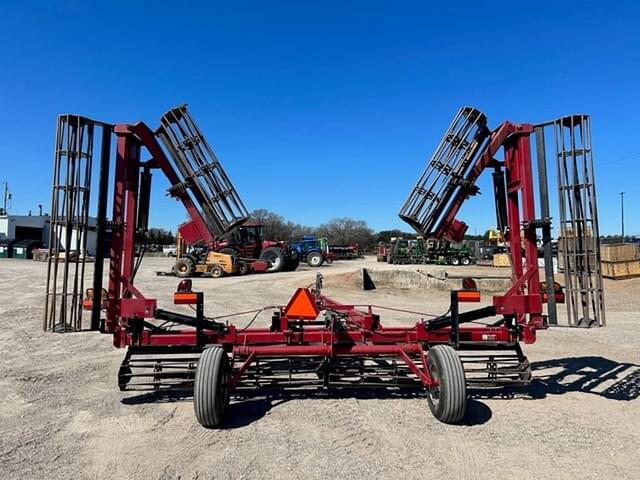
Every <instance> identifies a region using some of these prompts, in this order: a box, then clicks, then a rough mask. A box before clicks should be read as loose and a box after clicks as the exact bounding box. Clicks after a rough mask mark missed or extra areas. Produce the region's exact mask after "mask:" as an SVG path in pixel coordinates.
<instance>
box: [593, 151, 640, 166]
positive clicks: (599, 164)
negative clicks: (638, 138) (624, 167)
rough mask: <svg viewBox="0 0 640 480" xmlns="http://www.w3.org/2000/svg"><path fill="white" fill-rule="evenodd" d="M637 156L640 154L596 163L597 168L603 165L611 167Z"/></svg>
mask: <svg viewBox="0 0 640 480" xmlns="http://www.w3.org/2000/svg"><path fill="white" fill-rule="evenodd" d="M638 155H640V152H636V153H632V154H630V155H625V156H624V157H620V158H616V159H615V160H609V161H608V162H604V163H598V166H599V167H602V166H604V165H611V164H612V163H617V162H621V161H623V160H627V159H629V158H633V157H637V156H638Z"/></svg>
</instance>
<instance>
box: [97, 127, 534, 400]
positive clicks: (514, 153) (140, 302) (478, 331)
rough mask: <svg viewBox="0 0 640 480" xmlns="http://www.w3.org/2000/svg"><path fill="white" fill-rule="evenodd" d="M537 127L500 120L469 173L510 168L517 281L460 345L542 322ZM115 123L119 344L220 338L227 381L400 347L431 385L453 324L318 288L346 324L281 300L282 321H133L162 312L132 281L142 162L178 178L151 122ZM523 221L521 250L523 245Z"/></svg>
mask: <svg viewBox="0 0 640 480" xmlns="http://www.w3.org/2000/svg"><path fill="white" fill-rule="evenodd" d="M532 131H533V129H532V126H531V125H514V124H511V123H509V122H505V123H504V124H502V125H501V126H500V127H499V128H497V129H496V130H494V131H493V132H492V134H491V137H490V139H489V142H488V143H487V146H486V147H485V151H484V152H483V153H482V155H481V156H480V157H479V159H478V161H477V162H476V164H475V165H474V166H473V168H472V169H471V171H470V172H469V174H468V176H467V179H468V180H470V181H471V182H474V181H475V180H476V179H477V177H478V176H479V175H480V174H481V173H482V172H483V170H485V169H486V168H488V167H495V166H500V167H502V168H504V170H505V172H506V184H507V185H506V186H507V211H508V230H507V235H506V239H507V240H508V241H509V242H510V244H511V246H512V248H511V252H510V254H511V258H512V265H513V271H512V280H513V286H512V287H511V288H510V289H509V290H508V291H507V292H506V293H504V294H503V295H499V296H495V297H493V306H494V308H495V314H496V315H502V316H504V317H505V319H506V321H505V322H503V323H502V324H500V325H498V326H479V325H468V324H467V325H461V326H459V329H458V334H459V337H458V340H459V342H460V343H461V344H463V345H467V344H471V343H472V344H475V345H476V346H480V347H482V346H483V345H486V347H487V348H490V347H491V346H495V345H496V344H500V345H515V344H517V343H518V342H520V341H523V342H524V343H533V342H535V339H536V330H537V329H540V328H545V325H544V322H543V317H542V295H541V293H540V286H539V274H538V264H537V250H536V241H535V240H536V233H535V225H534V224H535V211H534V191H533V179H532V171H531V151H530V142H529V137H530V134H531V133H532ZM114 132H115V134H116V136H117V153H116V168H115V177H116V179H115V190H114V200H113V230H114V234H113V239H112V244H111V252H110V259H111V263H110V273H109V288H108V297H107V302H106V303H107V320H106V323H105V328H104V330H105V332H107V333H112V334H113V335H114V345H115V346H117V347H126V346H138V347H144V346H148V347H161V346H197V345H201V344H202V342H203V339H204V343H205V344H220V345H222V346H224V347H225V349H226V350H227V351H228V352H230V353H232V355H233V359H234V361H237V362H238V363H239V367H238V368H237V369H236V370H235V373H234V375H233V377H232V379H231V381H230V387H232V388H233V387H235V386H236V385H237V383H238V382H239V380H240V378H241V377H242V375H243V374H244V373H245V372H246V370H247V368H248V367H249V366H250V365H251V364H252V362H253V361H254V360H255V359H257V358H259V357H269V356H271V357H294V356H322V357H336V356H395V357H400V358H402V359H403V360H404V362H405V363H406V364H407V365H408V366H409V368H410V369H411V370H412V371H413V373H414V374H416V376H417V377H418V379H419V380H420V381H421V382H422V383H423V384H424V385H425V386H432V385H433V384H434V381H433V379H432V378H431V376H430V373H429V368H428V365H427V362H426V358H425V350H424V349H425V348H428V346H430V345H433V344H443V343H450V341H451V333H452V327H451V326H442V327H439V328H434V329H430V328H429V326H428V324H427V323H425V322H423V321H418V322H416V323H415V325H412V326H402V327H384V326H382V325H381V324H380V320H379V317H378V316H377V315H376V314H375V313H374V311H373V307H372V306H367V307H357V306H354V305H342V304H339V303H337V302H335V301H333V300H331V299H330V298H327V297H325V296H322V295H320V294H317V295H315V294H314V295H315V297H314V298H315V301H316V302H317V304H318V307H319V309H325V310H329V311H332V312H336V313H337V314H341V315H342V316H341V318H342V319H346V320H344V321H345V324H346V328H344V329H340V330H337V329H334V328H332V327H333V326H332V325H326V324H318V322H309V321H306V323H305V321H304V320H299V319H295V318H289V317H287V315H286V312H285V310H284V308H281V309H280V312H279V325H276V326H275V328H274V326H272V328H248V329H238V328H237V327H236V326H234V325H229V326H228V327H226V328H225V329H224V330H223V331H216V330H211V329H209V330H207V329H205V330H204V331H202V334H201V335H200V336H198V335H197V333H196V330H195V329H194V328H184V329H180V330H171V331H157V330H152V329H144V328H138V329H134V328H130V327H131V326H132V325H133V324H136V323H137V324H141V322H142V321H144V319H153V318H154V315H155V312H156V300H154V299H149V298H146V297H145V296H144V295H143V294H142V293H141V292H140V291H139V290H138V289H136V288H135V286H134V285H133V277H134V269H135V267H134V261H135V225H136V216H137V208H138V190H139V173H140V169H141V168H142V166H143V163H144V164H145V165H147V166H151V167H154V168H159V169H161V170H162V171H163V173H164V174H165V176H166V177H167V178H168V179H169V181H170V182H172V183H176V182H178V176H177V175H176V173H175V171H174V170H173V168H172V167H171V164H170V163H169V161H168V159H167V158H166V157H165V155H164V153H163V151H162V149H161V148H160V147H159V145H158V143H157V141H156V139H155V137H154V135H153V133H152V132H151V130H150V129H149V128H148V127H147V126H146V125H144V124H142V123H137V124H135V125H127V124H119V125H116V126H115V128H114ZM142 147H145V149H146V150H147V151H148V152H149V153H150V154H151V155H152V159H151V160H149V161H147V162H142V161H141V149H142ZM501 147H504V162H502V163H501V162H498V161H497V160H496V159H495V158H494V155H495V154H496V153H497V152H498V150H499V149H500V148H501ZM470 194H471V192H464V191H462V192H461V193H460V194H459V195H458V196H457V197H456V198H455V199H454V201H453V203H452V205H451V207H450V210H449V212H448V216H447V220H446V221H445V222H444V225H446V226H447V229H448V230H447V232H440V236H445V235H447V236H449V237H450V238H451V237H452V236H456V235H461V234H462V233H464V230H465V229H466V226H465V225H464V224H463V223H462V222H460V221H458V220H456V219H455V215H456V214H457V212H458V210H459V208H460V206H461V205H462V203H463V202H464V200H465V199H466V198H467V197H468V196H469V195H470ZM179 196H180V195H179ZM180 200H181V201H182V202H183V203H184V205H185V208H186V209H187V211H188V213H189V215H190V217H191V220H192V222H191V224H192V226H193V228H195V229H196V230H198V232H199V234H201V235H202V238H205V239H206V238H208V236H210V234H209V232H208V229H207V228H206V226H205V224H204V222H203V220H202V218H201V217H200V214H199V213H198V210H197V208H196V207H195V205H194V204H193V203H192V201H191V199H190V197H189V196H188V195H187V194H184V195H182V196H180ZM523 228H524V237H523V242H524V255H522V254H521V249H520V248H519V247H520V236H521V230H522V229H523ZM301 322H302V325H303V326H304V328H303V329H302V330H300V329H294V328H291V327H290V326H291V325H292V323H297V324H300V323H301ZM416 359H417V360H416ZM240 361H242V363H240Z"/></svg>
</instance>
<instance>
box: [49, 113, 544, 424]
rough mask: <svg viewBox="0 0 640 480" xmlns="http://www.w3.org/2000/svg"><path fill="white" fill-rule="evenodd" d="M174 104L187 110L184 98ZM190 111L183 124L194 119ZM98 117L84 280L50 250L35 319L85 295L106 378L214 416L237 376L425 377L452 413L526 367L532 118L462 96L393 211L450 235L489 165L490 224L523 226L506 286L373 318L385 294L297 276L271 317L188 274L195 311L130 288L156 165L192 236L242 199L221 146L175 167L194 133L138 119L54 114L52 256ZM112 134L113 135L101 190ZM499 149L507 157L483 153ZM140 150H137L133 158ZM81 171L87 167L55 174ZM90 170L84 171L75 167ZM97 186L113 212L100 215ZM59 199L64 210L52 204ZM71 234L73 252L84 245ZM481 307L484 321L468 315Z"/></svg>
mask: <svg viewBox="0 0 640 480" xmlns="http://www.w3.org/2000/svg"><path fill="white" fill-rule="evenodd" d="M172 114H173V115H179V116H182V117H184V116H188V113H187V111H186V107H180V108H179V109H176V110H174V111H172ZM189 121H190V122H193V121H192V120H191V118H190V117H189ZM194 125H195V123H194ZM99 128H101V129H102V130H103V135H102V142H101V144H102V145H101V154H100V167H101V168H100V175H99V178H98V188H97V210H98V212H97V218H98V222H97V226H96V235H97V240H98V246H97V249H96V274H95V275H94V279H93V288H92V289H91V292H90V295H88V296H87V299H85V301H84V302H83V301H82V300H83V299H82V298H81V295H82V288H83V287H82V281H76V282H72V281H71V282H70V281H68V280H69V278H73V274H74V273H73V272H75V271H77V266H78V264H72V265H67V264H66V263H65V264H64V267H65V268H63V270H62V271H61V273H59V274H58V273H57V272H58V270H55V271H52V270H51V269H52V268H55V269H58V268H62V267H60V265H59V264H60V262H54V265H52V264H51V263H50V272H49V284H48V285H49V286H48V295H47V311H46V318H45V327H46V328H49V329H56V330H67V329H70V328H74V327H75V326H77V325H78V318H80V319H81V308H82V305H83V303H84V306H85V308H87V307H89V308H91V309H92V321H91V326H92V329H99V330H101V331H102V332H104V333H108V334H111V335H113V339H114V344H115V346H116V347H122V348H127V354H126V356H125V359H124V361H123V363H122V365H121V367H120V371H119V375H118V380H119V386H120V388H121V389H122V390H129V389H147V388H150V389H161V388H172V387H176V386H184V385H187V386H189V387H191V386H192V387H193V392H194V405H195V412H196V417H197V419H198V421H199V422H200V423H201V424H202V425H204V426H207V427H213V426H216V425H219V424H220V423H221V422H223V421H224V415H225V408H226V406H227V404H228V401H229V396H230V394H231V392H232V391H234V390H235V389H238V388H259V387H261V386H264V385H270V386H272V385H279V386H282V387H301V386H317V387H320V388H330V387H337V388H340V387H365V388H400V387H409V386H413V387H416V386H418V387H424V388H425V389H426V391H427V393H428V395H427V398H428V401H429V405H430V408H431V411H432V412H433V414H434V415H435V416H436V418H438V419H439V420H441V421H443V422H457V421H460V420H461V419H462V418H463V416H464V414H465V408H466V396H467V395H466V388H467V385H468V384H474V385H503V384H511V383H526V382H528V381H529V380H530V376H531V374H530V369H529V364H528V362H527V359H526V357H525V356H524V354H523V352H522V349H521V348H520V342H524V343H533V342H534V341H535V340H536V331H537V330H539V329H542V328H546V323H545V317H544V316H543V297H542V294H541V290H540V282H539V274H538V259H537V250H536V229H537V228H541V226H543V225H547V223H545V221H543V220H539V219H536V217H535V211H534V189H533V183H532V182H533V179H532V167H531V151H530V140H529V139H530V136H531V135H532V133H533V127H532V126H531V125H528V124H520V125H516V124H512V123H509V122H505V123H503V124H502V125H500V126H499V127H498V128H496V129H495V130H493V131H491V130H489V129H488V128H487V126H486V119H485V117H484V115H483V114H482V113H481V112H479V111H478V110H475V109H473V108H463V109H461V110H460V112H459V113H458V115H457V116H456V118H455V120H454V122H453V123H452V124H451V126H450V128H449V130H448V131H447V133H446V134H445V136H444V138H443V140H442V142H441V143H440V145H439V146H438V148H437V150H436V153H435V154H434V156H433V157H432V158H431V160H430V161H429V163H428V165H427V168H426V170H425V172H424V173H423V175H422V176H421V177H420V179H419V181H418V183H417V184H416V186H415V187H414V189H413V190H412V192H411V194H410V196H409V198H408V199H407V201H406V203H405V205H404V206H403V207H402V210H401V212H400V216H401V218H403V219H404V220H405V221H407V222H408V223H409V224H411V225H412V226H413V227H414V228H415V229H416V230H417V231H418V232H419V233H420V234H422V235H425V236H427V237H433V238H445V239H449V240H454V241H455V240H459V239H460V238H461V237H462V235H463V234H464V232H465V230H466V226H465V225H464V223H462V222H460V221H458V220H456V219H455V216H456V214H457V212H458V210H459V208H460V206H461V205H462V203H463V202H464V200H466V199H467V198H468V197H469V196H471V195H474V194H476V193H478V188H477V187H476V185H475V181H476V179H477V178H478V176H479V175H480V174H481V173H482V172H483V171H484V170H485V169H487V168H491V169H492V170H493V177H494V193H495V196H496V206H497V208H496V212H497V217H498V225H499V227H500V228H501V230H502V231H503V234H504V237H505V239H506V240H507V241H509V240H513V242H515V243H516V244H517V245H519V244H520V238H521V231H522V232H523V235H522V238H523V239H524V240H523V246H524V248H522V249H521V248H512V249H511V257H512V265H513V268H512V279H513V284H512V287H511V288H510V289H509V290H508V291H507V292H506V293H504V294H503V295H497V296H494V297H493V298H492V301H491V303H490V305H487V306H483V307H480V308H477V309H474V310H471V311H465V312H460V311H459V308H458V307H459V302H478V301H480V294H479V292H478V291H477V289H476V287H475V283H474V282H473V281H472V280H469V279H465V282H463V289H461V290H456V291H453V292H451V305H450V309H449V311H448V312H447V313H446V314H444V315H440V316H432V315H427V314H420V313H417V312H409V313H413V314H415V317H416V321H415V322H414V323H413V324H411V325H407V326H394V327H387V326H384V324H383V322H382V321H381V318H380V314H379V312H380V310H381V309H382V307H375V306H371V305H365V306H360V305H344V304H341V303H338V302H336V301H335V300H332V299H330V298H328V297H326V296H324V295H323V294H322V291H321V288H322V285H321V283H322V278H321V277H320V276H318V278H317V280H316V285H315V287H314V288H310V289H299V290H298V291H296V292H295V294H294V295H293V297H292V299H291V301H290V302H289V303H288V304H287V305H286V306H283V307H269V308H271V309H273V310H274V313H273V316H272V319H271V324H270V325H269V326H268V327H251V325H248V326H246V327H243V328H240V327H238V326H236V325H233V324H228V323H226V322H223V321H222V320H223V318H222V317H217V318H207V317H205V315H204V295H203V293H201V292H193V291H192V288H191V282H190V281H188V280H183V281H182V282H180V285H179V287H178V291H177V292H176V293H175V297H174V302H175V303H176V304H179V305H190V306H191V307H193V309H194V310H195V315H193V314H189V315H187V314H184V313H178V312H173V311H168V310H164V309H160V308H158V306H157V303H156V300H155V299H152V298H148V297H146V296H145V295H144V293H143V292H142V290H140V289H139V288H138V287H137V286H135V285H134V279H135V274H136V271H137V268H138V264H139V263H138V261H136V253H137V252H138V253H139V250H140V248H139V246H140V245H141V244H143V243H144V238H145V233H146V231H147V219H148V208H149V198H150V191H151V170H154V169H158V170H160V171H161V172H162V173H163V174H164V175H165V177H166V178H167V179H168V180H169V182H170V184H171V187H170V188H169V191H168V192H169V194H170V195H171V196H173V197H175V198H177V199H178V200H180V201H182V203H183V204H184V206H185V208H186V210H187V212H188V214H189V216H190V221H191V223H190V224H189V225H190V227H191V228H192V229H193V230H194V231H197V235H198V236H200V237H203V238H207V236H211V235H210V233H209V232H210V231H212V230H216V229H217V230H224V229H228V228H233V226H234V225H235V223H237V221H238V220H237V218H239V217H241V214H237V212H236V210H237V208H235V207H236V206H237V204H238V199H236V197H235V192H234V189H233V188H232V186H231V184H230V182H229V179H228V177H227V176H226V175H225V174H224V171H223V170H222V167H221V165H220V163H219V162H218V161H217V159H216V160H215V161H214V162H213V163H202V162H200V163H198V164H196V165H189V168H186V166H185V158H187V161H188V157H189V155H180V156H178V155H177V154H176V152H178V151H182V152H184V151H198V150H199V149H200V148H202V145H203V142H204V139H203V138H201V137H200V136H195V137H189V138H184V139H181V140H180V141H177V140H176V142H175V144H172V145H169V146H167V145H165V148H162V147H161V145H160V143H159V142H158V140H157V136H158V134H157V133H156V134H154V132H152V131H151V130H150V129H149V128H148V127H146V126H145V125H144V124H142V123H136V124H132V125H130V124H118V125H109V124H105V123H101V122H94V121H92V120H89V119H86V118H84V117H79V116H75V115H65V116H61V117H60V118H59V120H58V143H57V148H56V166H55V174H54V195H53V206H52V212H53V216H52V225H63V226H65V227H66V228H64V229H63V228H60V229H58V228H52V247H51V248H52V252H51V255H50V257H52V256H53V258H60V255H59V253H60V252H59V250H60V247H59V246H56V245H57V243H60V242H59V241H58V240H59V239H58V235H63V236H64V235H68V234H69V232H70V231H72V230H74V229H76V230H77V231H78V234H77V235H76V237H80V238H82V237H83V235H84V233H86V228H87V227H86V225H88V221H87V217H88V210H89V208H88V204H89V202H88V191H89V189H87V188H86V187H85V186H83V185H87V184H90V183H91V169H92V167H91V160H92V158H93V148H94V146H93V134H94V130H97V129H99ZM160 133H161V132H160ZM112 134H115V136H116V138H117V142H116V155H115V165H114V168H113V175H114V177H113V178H114V182H113V188H111V189H110V188H109V183H110V182H109V171H110V166H111V161H112V159H111V155H110V151H109V145H110V140H111V135H112ZM161 138H163V140H164V141H165V142H166V138H165V137H162V135H161ZM167 147H168V148H167ZM500 149H503V150H504V160H497V159H496V158H495V156H496V154H497V153H498V151H499V150H500ZM143 150H144V151H146V153H147V154H148V155H150V158H149V159H146V160H143V159H142V153H143ZM202 157H203V156H202V155H197V156H196V158H198V159H201V158H202ZM81 170H82V171H83V172H85V173H83V175H76V174H73V173H72V174H67V175H65V172H78V171H81ZM87 175H88V177H89V180H86V179H85V178H84V177H85V176H87ZM87 182H88V183H87ZM203 185H206V188H204V187H203ZM205 191H206V192H208V193H207V194H206V195H205V193H204V192H205ZM109 195H112V198H111V203H112V207H113V209H112V215H111V217H108V216H107V203H108V200H109ZM61 198H62V200H61ZM60 202H63V205H66V206H67V207H69V205H71V203H72V204H73V205H74V207H73V208H61V207H60ZM85 204H86V205H85ZM76 205H79V206H81V207H78V208H77V209H76V208H75V206H76ZM83 232H84V233H83ZM109 235H110V236H111V243H110V250H109V256H108V258H109V261H110V264H109V282H108V288H107V289H106V290H103V288H102V271H101V268H100V267H99V265H101V264H102V260H103V254H102V252H103V251H104V247H105V243H106V242H105V238H106V237H107V236H109ZM84 237H85V238H86V235H84ZM81 243H82V242H80V243H78V250H82V249H83V245H82V244H81ZM69 244H70V242H67V245H69ZM56 248H57V249H58V250H56ZM84 248H85V249H86V245H85V246H84ZM68 257H69V258H71V256H68ZM82 257H83V255H77V256H75V257H74V258H82ZM74 267H75V268H76V270H74ZM83 273H84V270H83V269H82V270H81V271H80V274H83ZM76 278H77V277H76ZM80 278H82V277H80ZM61 279H62V280H67V281H66V282H61ZM60 285H63V286H62V287H60ZM70 288H72V289H73V290H69V289H70ZM103 310H104V312H105V317H104V318H103V317H102V311H103ZM244 313H252V312H244ZM258 313H259V311H258V312H256V316H257V314H258ZM492 317H494V318H493V319H492V320H490V323H480V324H479V323H478V321H479V320H481V319H489V318H492ZM254 319H255V317H254ZM250 323H253V320H252V322H250Z"/></svg>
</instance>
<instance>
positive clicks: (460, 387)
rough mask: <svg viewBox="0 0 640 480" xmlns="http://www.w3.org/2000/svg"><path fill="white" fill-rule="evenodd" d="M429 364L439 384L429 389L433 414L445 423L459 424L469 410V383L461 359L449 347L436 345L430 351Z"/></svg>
mask: <svg viewBox="0 0 640 480" xmlns="http://www.w3.org/2000/svg"><path fill="white" fill-rule="evenodd" d="M427 362H428V364H429V370H431V375H432V376H433V377H434V379H436V380H437V381H438V383H439V385H438V386H437V387H434V388H431V389H429V395H428V397H427V399H428V402H429V409H430V410H431V413H433V416H434V417H436V418H437V419H438V420H440V421H441V422H443V423H456V422H459V421H460V420H462V418H463V417H464V414H465V411H466V409H467V382H466V379H465V376H464V368H463V366H462V362H461V361H460V357H459V356H458V354H457V353H456V351H455V350H454V349H453V348H451V347H450V346H449V345H436V346H434V347H431V348H430V349H429V353H428V356H427Z"/></svg>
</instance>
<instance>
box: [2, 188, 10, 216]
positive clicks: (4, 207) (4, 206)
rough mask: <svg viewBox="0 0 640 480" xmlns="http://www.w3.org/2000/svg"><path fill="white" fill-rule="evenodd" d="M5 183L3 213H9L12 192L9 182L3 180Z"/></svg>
mask: <svg viewBox="0 0 640 480" xmlns="http://www.w3.org/2000/svg"><path fill="white" fill-rule="evenodd" d="M2 183H3V184H4V189H3V195H2V198H3V201H2V215H7V202H8V201H9V200H10V199H11V194H10V193H9V182H2Z"/></svg>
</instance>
